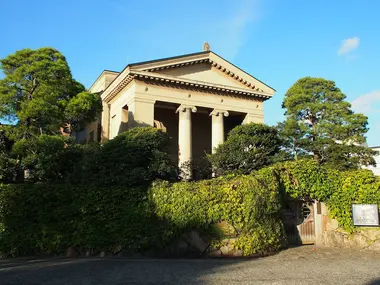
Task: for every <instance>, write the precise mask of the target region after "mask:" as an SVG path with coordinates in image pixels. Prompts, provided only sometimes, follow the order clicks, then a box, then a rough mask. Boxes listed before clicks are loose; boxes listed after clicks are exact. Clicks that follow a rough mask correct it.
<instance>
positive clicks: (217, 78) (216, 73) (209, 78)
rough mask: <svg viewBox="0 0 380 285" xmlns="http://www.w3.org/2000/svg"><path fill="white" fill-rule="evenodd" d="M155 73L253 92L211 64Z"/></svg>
mask: <svg viewBox="0 0 380 285" xmlns="http://www.w3.org/2000/svg"><path fill="white" fill-rule="evenodd" d="M155 72H156V73H160V74H165V75H171V76H178V77H182V78H186V79H191V80H198V81H203V82H210V83H214V84H220V85H226V86H232V87H238V88H245V89H248V90H252V89H250V88H248V87H247V86H246V85H244V84H243V83H241V82H239V81H237V80H236V79H234V78H232V77H231V76H228V75H227V74H225V73H224V72H222V71H220V70H219V69H217V68H215V67H212V66H211V64H210V63H201V64H194V65H189V66H182V67H177V68H172V69H163V70H158V71H155Z"/></svg>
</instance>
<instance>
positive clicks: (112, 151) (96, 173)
mask: <svg viewBox="0 0 380 285" xmlns="http://www.w3.org/2000/svg"><path fill="white" fill-rule="evenodd" d="M169 143H170V140H169V137H168V136H167V134H165V133H163V132H162V131H160V130H158V129H155V128H152V127H142V128H133V129H131V130H128V131H127V132H124V133H122V134H120V135H119V136H117V137H115V138H114V139H112V140H110V141H107V142H106V143H104V145H103V146H102V147H101V148H100V149H99V151H97V150H96V149H92V150H91V151H90V153H89V154H86V155H85V156H84V160H83V161H82V162H81V163H79V164H78V165H77V167H76V168H75V170H74V172H73V173H72V175H70V181H71V182H73V183H79V184H92V185H98V186H108V185H114V186H116V185H146V184H149V183H150V182H151V181H153V180H155V179H157V178H159V179H176V177H177V169H176V167H174V165H173V163H172V161H171V159H170V156H169V155H168V147H169Z"/></svg>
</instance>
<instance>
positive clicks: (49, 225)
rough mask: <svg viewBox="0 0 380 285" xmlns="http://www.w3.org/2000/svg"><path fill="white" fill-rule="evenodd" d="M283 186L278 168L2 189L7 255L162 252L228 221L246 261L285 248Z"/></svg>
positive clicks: (0, 212)
mask: <svg viewBox="0 0 380 285" xmlns="http://www.w3.org/2000/svg"><path fill="white" fill-rule="evenodd" d="M278 187H279V185H278V181H277V180H276V176H275V175H274V174H273V171H272V170H270V169H264V170H261V171H259V172H257V173H255V175H250V176H237V177H235V176H231V177H223V178H217V179H212V180H205V181H200V182H189V183H186V182H183V183H174V184H169V183H168V182H156V183H154V185H153V186H152V187H151V188H149V189H148V188H147V187H93V186H89V187H86V186H71V185H69V184H57V185H52V184H42V183H41V184H29V185H1V186H0V224H2V228H3V229H2V232H1V234H0V252H1V253H2V254H5V255H12V256H20V255H28V254H35V253H39V252H46V253H60V252H63V251H64V250H65V249H66V248H67V247H68V246H74V247H76V248H78V249H81V250H83V251H87V250H93V251H113V252H117V251H120V250H128V249H131V250H137V251H138V250H145V249H152V248H161V247H163V246H164V245H166V244H168V242H170V241H171V240H173V239H174V238H176V237H178V236H180V235H182V234H183V233H186V232H188V231H190V230H192V229H199V230H202V229H209V228H210V226H211V225H213V224H215V223H218V222H220V221H226V222H228V223H229V224H230V225H232V226H233V228H234V229H235V235H236V237H237V240H236V248H237V249H241V250H243V252H244V255H251V254H254V253H259V252H268V251H275V250H278V249H279V248H280V247H281V245H282V244H283V243H284V231H283V226H282V222H281V219H280V215H279V214H280V210H281V200H280V198H281V197H280V195H279V193H278V191H277V189H278Z"/></svg>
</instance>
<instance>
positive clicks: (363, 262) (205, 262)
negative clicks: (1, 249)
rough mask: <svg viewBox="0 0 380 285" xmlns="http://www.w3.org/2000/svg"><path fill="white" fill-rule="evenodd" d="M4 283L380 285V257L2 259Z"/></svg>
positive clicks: (320, 253) (327, 253)
mask: <svg viewBox="0 0 380 285" xmlns="http://www.w3.org/2000/svg"><path fill="white" fill-rule="evenodd" d="M0 284H65V285H66V284H323V285H327V284H355V285H357V284H367V285H372V284H380V253H373V252H366V251H352V250H343V249H314V248H313V247H310V246H307V247H300V248H293V249H289V250H286V251H283V252H281V253H280V254H277V255H274V256H270V257H265V258H259V259H240V260H236V259H235V260H219V259H217V260H216V259H197V260H195V259H192V260H183V259H181V260H175V259H171V260H168V259H166V260H152V259H116V258H87V259H43V260H2V261H0Z"/></svg>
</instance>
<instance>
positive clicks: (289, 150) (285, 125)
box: [277, 118, 307, 160]
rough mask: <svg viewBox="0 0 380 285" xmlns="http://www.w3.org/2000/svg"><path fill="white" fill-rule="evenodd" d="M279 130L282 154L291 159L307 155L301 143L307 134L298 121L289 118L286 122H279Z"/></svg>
mask: <svg viewBox="0 0 380 285" xmlns="http://www.w3.org/2000/svg"><path fill="white" fill-rule="evenodd" d="M277 131H278V134H279V136H280V138H281V140H282V151H281V154H282V155H283V156H284V157H285V158H287V159H284V160H289V159H292V158H294V159H298V157H299V156H305V155H307V153H305V150H303V149H302V147H301V145H300V139H301V138H302V137H303V136H304V135H305V134H304V132H303V131H302V130H301V128H300V126H299V125H298V122H297V121H296V120H294V119H291V118H289V119H288V120H286V121H284V122H280V123H278V124H277Z"/></svg>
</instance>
